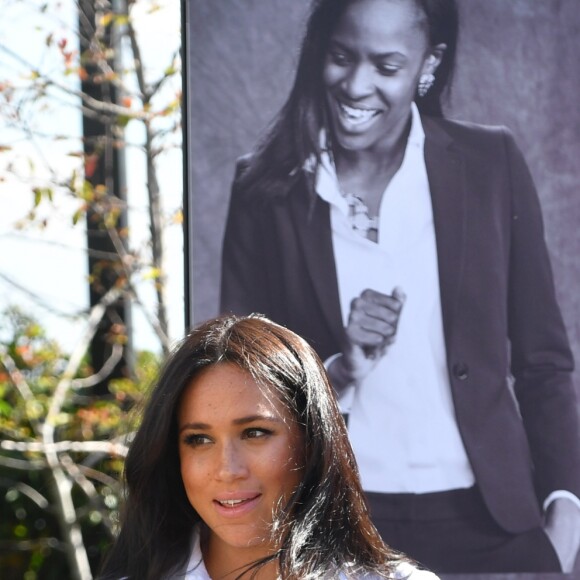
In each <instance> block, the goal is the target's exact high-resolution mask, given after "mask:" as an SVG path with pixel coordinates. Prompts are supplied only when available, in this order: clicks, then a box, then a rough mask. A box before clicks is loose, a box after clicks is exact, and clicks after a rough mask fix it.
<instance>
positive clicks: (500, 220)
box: [221, 118, 580, 532]
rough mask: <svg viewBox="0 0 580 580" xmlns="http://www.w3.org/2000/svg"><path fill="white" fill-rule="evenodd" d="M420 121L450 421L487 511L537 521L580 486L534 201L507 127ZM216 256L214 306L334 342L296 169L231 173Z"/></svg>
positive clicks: (323, 240)
mask: <svg viewBox="0 0 580 580" xmlns="http://www.w3.org/2000/svg"><path fill="white" fill-rule="evenodd" d="M423 125H424V129H425V160H426V165H427V174H428V177H429V185H430V189H431V195H432V203H433V215H434V221H435V233H436V239H437V255H438V264H439V278H440V289H441V302H442V311H443V324H444V332H445V343H446V347H447V366H448V369H449V378H450V382H451V390H452V395H453V401H454V405H455V411H456V417H457V422H458V425H459V430H460V432H461V436H462V438H463V443H464V445H465V449H466V450H467V454H468V456H469V459H470V461H471V465H472V468H473V470H474V473H475V477H476V480H477V483H478V485H479V487H480V490H481V492H482V494H483V497H484V500H485V502H486V504H487V506H488V508H489V511H490V513H491V514H492V516H493V517H494V518H495V520H496V521H497V522H498V523H499V524H500V525H501V526H502V527H503V528H504V529H505V530H507V531H510V532H520V531H524V530H527V529H530V528H532V527H536V526H538V525H540V523H541V502H542V501H543V500H544V499H545V498H546V497H547V496H548V494H549V493H550V492H551V491H553V490H556V489H566V490H569V491H571V492H573V493H575V494H577V495H578V496H580V432H579V426H578V410H577V409H578V407H577V404H576V399H575V391H574V388H573V385H572V382H571V377H570V374H571V371H572V370H573V365H574V363H573V357H572V354H571V352H570V347H569V344H568V340H567V336H566V331H565V328H564V324H563V321H562V317H561V314H560V310H559V308H558V305H557V302H556V297H555V292H554V284H553V278H552V271H551V266H550V261H549V257H548V252H547V249H546V245H545V241H544V232H543V224H542V216H541V209H540V205H539V201H538V197H537V193H536V190H535V187H534V184H533V182H532V178H531V176H530V173H529V171H528V168H527V166H526V163H525V161H524V159H523V157H522V155H521V153H520V151H519V149H518V148H517V146H516V144H515V142H514V139H513V137H512V136H511V134H510V133H509V132H508V131H507V130H506V129H505V128H498V127H495V128H492V127H483V126H477V125H472V124H466V123H457V122H452V121H447V120H443V119H432V118H424V119H423ZM222 266H223V269H222V294H221V309H222V311H224V312H227V311H230V312H235V313H239V314H248V313H250V312H261V313H263V314H266V315H267V316H269V317H270V318H272V319H273V320H275V321H277V322H279V323H281V324H284V325H286V326H288V327H289V328H291V329H292V330H294V331H295V332H297V333H298V334H301V335H302V336H304V337H305V338H306V339H308V340H309V341H310V342H311V344H312V345H313V346H314V347H315V348H316V349H317V351H318V353H319V355H320V356H321V358H322V359H325V358H326V357H328V356H330V355H332V354H334V353H336V352H340V351H341V344H343V340H344V329H343V326H342V320H341V311H340V304H339V294H338V288H337V277H336V271H335V262H334V255H333V247H332V234H331V226H330V212H329V206H328V204H327V203H326V202H324V201H323V200H321V199H320V198H318V197H317V198H316V199H312V196H311V194H308V193H307V187H306V182H305V178H304V174H302V175H301V176H300V178H299V179H295V180H294V183H293V185H292V186H291V187H290V189H289V191H288V192H287V193H286V194H285V195H275V192H273V195H271V196H261V197H260V196H256V195H253V194H251V193H250V192H247V191H244V190H243V189H242V188H241V187H240V186H239V180H236V181H235V182H234V186H233V191H232V198H231V202H230V210H229V215H228V221H227V226H226V234H225V239H224V246H223V261H222ZM417 267H418V268H420V267H421V265H420V264H417Z"/></svg>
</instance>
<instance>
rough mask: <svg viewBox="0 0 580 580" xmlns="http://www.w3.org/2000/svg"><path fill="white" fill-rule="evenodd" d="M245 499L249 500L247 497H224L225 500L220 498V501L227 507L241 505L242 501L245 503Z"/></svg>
mask: <svg viewBox="0 0 580 580" xmlns="http://www.w3.org/2000/svg"><path fill="white" fill-rule="evenodd" d="M245 501H248V500H247V499H223V500H218V503H219V504H221V505H223V506H225V507H234V506H236V505H240V504H241V503H244V502H245Z"/></svg>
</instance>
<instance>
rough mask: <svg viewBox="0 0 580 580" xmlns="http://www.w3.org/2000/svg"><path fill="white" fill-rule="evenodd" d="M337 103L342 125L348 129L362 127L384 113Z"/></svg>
mask: <svg viewBox="0 0 580 580" xmlns="http://www.w3.org/2000/svg"><path fill="white" fill-rule="evenodd" d="M336 102H337V105H338V116H339V119H340V121H341V123H342V125H343V126H344V127H345V128H347V129H348V128H351V129H353V128H358V127H361V126H363V125H365V124H367V123H369V122H370V121H372V120H373V119H374V118H375V117H377V116H378V115H380V114H381V113H382V111H381V110H379V109H368V108H360V107H351V106H349V105H346V104H345V103H342V102H340V101H336Z"/></svg>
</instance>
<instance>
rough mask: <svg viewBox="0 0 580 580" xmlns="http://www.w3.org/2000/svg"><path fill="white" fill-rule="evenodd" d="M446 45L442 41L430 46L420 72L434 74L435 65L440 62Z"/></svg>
mask: <svg viewBox="0 0 580 580" xmlns="http://www.w3.org/2000/svg"><path fill="white" fill-rule="evenodd" d="M446 48H447V45H446V44H444V43H441V44H437V45H435V46H433V47H431V50H430V51H429V54H428V56H427V58H426V59H425V62H424V64H423V71H422V74H432V75H434V74H435V71H436V70H437V67H438V66H439V65H440V64H441V61H442V60H443V55H444V54H445V49H446Z"/></svg>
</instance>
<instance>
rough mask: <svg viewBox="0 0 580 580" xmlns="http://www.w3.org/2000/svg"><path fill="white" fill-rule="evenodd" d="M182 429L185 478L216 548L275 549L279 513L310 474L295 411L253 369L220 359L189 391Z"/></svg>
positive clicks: (259, 551) (183, 403)
mask: <svg viewBox="0 0 580 580" xmlns="http://www.w3.org/2000/svg"><path fill="white" fill-rule="evenodd" d="M178 428H179V457H180V462H181V476H182V479H183V483H184V486H185V491H186V493H187V497H188V499H189V501H190V503H191V505H192V507H193V508H194V509H195V511H196V512H197V513H198V514H199V515H200V517H201V518H202V520H203V521H204V522H205V523H206V524H207V526H208V528H209V541H208V546H209V548H210V550H212V551H213V553H216V552H217V553H226V552H227V550H231V549H232V548H233V549H240V550H246V551H247V552H248V561H251V560H253V559H254V558H255V557H260V556H261V555H263V553H264V552H269V551H270V549H271V548H272V546H270V545H269V543H268V542H269V540H270V536H269V534H270V530H271V525H272V521H273V517H274V514H275V513H276V512H277V510H278V508H279V507H280V506H284V504H285V503H286V501H287V500H288V499H289V498H290V496H291V494H292V492H293V491H294V490H295V489H296V487H297V486H298V484H299V483H300V481H301V480H302V475H303V465H304V448H305V440H304V437H303V434H302V431H301V429H300V428H299V426H298V425H297V424H296V423H295V421H294V420H293V418H292V417H291V416H290V414H289V412H288V410H287V409H286V408H285V407H284V406H283V405H282V403H281V402H280V401H279V400H278V399H277V398H276V397H275V396H273V395H269V394H267V393H266V392H264V389H263V388H260V387H259V386H258V385H257V384H256V382H255V381H254V380H253V378H252V377H251V376H250V374H249V373H247V372H246V371H244V370H242V369H240V368H239V367H237V366H236V365H233V364H231V363H220V364H217V365H213V366H210V367H208V368H206V369H204V370H203V371H201V372H200V373H199V374H198V375H197V376H196V377H195V378H194V379H193V381H192V382H191V384H190V385H189V386H188V387H187V389H186V390H185V392H184V394H183V396H182V399H181V402H180V407H179V412H178ZM222 548H223V550H225V551H226V552H224V551H223V550H222Z"/></svg>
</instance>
